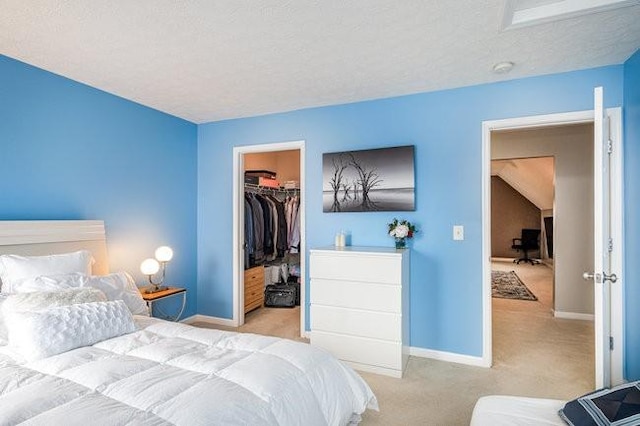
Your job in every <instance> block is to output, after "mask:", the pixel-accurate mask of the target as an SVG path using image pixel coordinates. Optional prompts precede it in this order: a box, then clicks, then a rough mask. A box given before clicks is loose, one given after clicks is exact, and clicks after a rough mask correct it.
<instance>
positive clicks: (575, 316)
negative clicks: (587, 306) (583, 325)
mask: <svg viewBox="0 0 640 426" xmlns="http://www.w3.org/2000/svg"><path fill="white" fill-rule="evenodd" d="M553 316H554V317H556V318H563V319H576V320H583V321H593V319H594V316H593V314H581V313H578V312H562V311H553Z"/></svg>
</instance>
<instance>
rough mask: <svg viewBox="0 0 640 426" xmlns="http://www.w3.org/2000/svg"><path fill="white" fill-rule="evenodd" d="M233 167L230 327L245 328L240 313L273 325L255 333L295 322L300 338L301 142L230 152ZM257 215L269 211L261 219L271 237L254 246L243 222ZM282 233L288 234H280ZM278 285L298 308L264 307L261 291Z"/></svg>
mask: <svg viewBox="0 0 640 426" xmlns="http://www.w3.org/2000/svg"><path fill="white" fill-rule="evenodd" d="M233 164H234V174H233V177H234V181H233V227H234V229H233V236H234V240H233V301H234V304H233V323H234V325H235V326H236V327H239V326H241V325H244V324H245V320H246V318H245V314H246V315H247V316H248V317H250V318H252V320H251V321H254V319H255V321H271V322H274V324H258V328H257V330H263V329H264V330H268V329H269V328H270V327H271V328H273V327H287V326H288V325H290V324H283V322H285V321H289V322H290V321H294V322H297V324H296V323H294V324H293V327H295V328H296V329H297V328H299V330H300V332H299V335H300V336H304V335H305V323H306V306H305V300H306V295H305V278H304V277H305V271H306V267H305V266H306V265H305V255H304V253H305V204H304V201H305V200H304V195H303V194H304V190H303V189H304V141H293V142H280V143H271V144H262V145H251V146H242V147H235V148H234V150H233ZM254 210H255V211H254ZM260 210H263V211H264V210H268V211H269V212H271V215H270V216H269V217H270V218H269V217H266V220H267V221H268V222H269V223H271V224H272V225H273V226H272V227H271V234H270V235H271V236H270V237H266V238H264V239H262V241H261V244H260V245H259V246H256V239H255V238H252V237H251V236H250V235H249V234H248V232H252V233H253V236H254V237H255V235H256V234H255V232H256V229H255V228H253V226H254V224H253V223H251V222H253V221H251V220H250V221H249V223H247V222H245V218H247V215H252V217H253V218H254V219H255V218H256V216H255V214H254V213H257V212H258V211H260ZM292 212H293V213H292ZM258 217H259V218H262V217H263V216H262V215H259V216H258ZM261 225H262V226H264V223H261ZM247 226H250V227H249V228H247ZM284 228H286V230H287V232H283V231H284ZM245 229H246V230H247V232H245ZM250 229H253V231H250ZM263 232H264V230H263V231H260V232H259V235H264V234H263ZM265 240H266V241H265ZM256 249H257V250H256ZM278 283H279V284H287V285H288V286H290V287H288V288H291V289H295V291H296V292H297V295H298V297H297V299H298V300H299V306H295V307H293V308H267V307H265V306H264V298H263V297H262V296H263V295H264V290H265V288H266V286H267V285H271V284H278ZM245 293H246V294H245ZM292 313H293V314H296V315H293V314H292ZM297 313H299V315H298V314H297ZM293 327H292V328H293ZM265 334H269V333H268V332H266V333H265Z"/></svg>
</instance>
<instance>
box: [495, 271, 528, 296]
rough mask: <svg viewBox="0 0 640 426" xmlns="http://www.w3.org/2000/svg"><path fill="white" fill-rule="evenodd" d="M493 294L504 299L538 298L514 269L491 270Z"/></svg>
mask: <svg viewBox="0 0 640 426" xmlns="http://www.w3.org/2000/svg"><path fill="white" fill-rule="evenodd" d="M491 295H492V296H493V297H500V298H502V299H520V300H538V298H537V297H536V296H534V294H533V293H531V290H529V289H528V288H527V286H526V285H524V283H523V282H522V281H521V280H520V278H519V277H518V276H517V275H516V273H515V272H514V271H509V272H506V271H491Z"/></svg>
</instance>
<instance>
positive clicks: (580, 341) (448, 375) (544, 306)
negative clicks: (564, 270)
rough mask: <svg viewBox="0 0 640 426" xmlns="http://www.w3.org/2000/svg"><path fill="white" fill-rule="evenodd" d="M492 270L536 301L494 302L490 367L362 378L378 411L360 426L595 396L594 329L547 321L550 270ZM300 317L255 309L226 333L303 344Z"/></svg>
mask: <svg viewBox="0 0 640 426" xmlns="http://www.w3.org/2000/svg"><path fill="white" fill-rule="evenodd" d="M492 268H493V269H496V270H505V271H510V270H515V271H516V273H517V274H518V276H519V277H520V279H521V280H522V281H523V282H524V283H525V284H526V285H527V287H529V289H530V290H531V291H532V292H533V293H534V294H535V295H536V296H537V297H538V301H520V300H509V299H497V298H494V299H493V363H494V365H493V367H492V368H480V367H471V366H467V365H462V364H454V363H448V362H442V361H435V360H432V359H426V358H417V357H411V358H410V359H409V364H408V366H407V371H406V372H405V375H404V377H403V378H402V379H394V378H391V377H386V376H381V375H377V374H372V373H364V372H361V373H360V374H361V375H362V377H364V379H365V380H366V381H367V383H369V385H370V386H371V388H372V389H373V391H374V393H375V394H376V396H377V398H378V401H379V404H380V412H374V411H370V410H369V411H367V412H366V413H365V414H364V416H363V422H362V424H363V425H438V426H439V425H443V426H448V425H468V424H469V421H470V419H471V412H472V410H473V405H474V404H475V402H476V400H477V399H478V398H479V397H481V396H483V395H491V394H509V395H521V396H532V397H545V398H558V399H569V398H573V397H575V396H578V395H581V394H583V393H586V392H588V391H589V390H592V389H593V386H594V379H593V366H594V353H593V324H592V323H591V322H589V321H578V320H565V319H555V318H553V317H552V315H551V306H552V297H553V288H552V270H551V269H550V268H549V267H547V266H544V265H536V266H531V265H524V264H521V265H515V264H513V263H511V262H510V261H508V262H499V261H496V262H494V263H493V265H492ZM299 315H300V313H299V308H295V309H270V308H260V309H258V310H256V311H254V312H251V313H249V314H248V315H247V317H246V324H245V325H244V326H242V327H240V328H239V329H232V330H237V331H240V332H249V333H258V334H266V335H272V336H279V337H286V338H294V339H296V340H301V341H306V340H305V339H302V338H300V337H299V336H300V328H299ZM194 325H196V326H201V327H213V326H212V325H210V324H207V323H194ZM215 327H216V328H222V329H229V328H225V327H218V326H215Z"/></svg>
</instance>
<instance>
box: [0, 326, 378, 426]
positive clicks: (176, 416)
mask: <svg viewBox="0 0 640 426" xmlns="http://www.w3.org/2000/svg"><path fill="white" fill-rule="evenodd" d="M135 320H136V324H137V326H138V329H139V330H138V331H136V332H134V333H131V334H127V335H124V336H120V337H116V338H112V339H109V340H105V341H102V342H100V343H97V344H95V345H93V346H87V347H82V348H79V349H75V350H71V351H69V352H64V353H62V354H59V355H54V356H51V357H49V358H45V359H41V360H38V361H34V362H30V363H27V362H25V360H24V359H21V358H20V356H18V355H17V354H15V353H13V352H12V351H11V350H10V349H9V347H6V346H4V347H0V424H1V425H14V424H24V425H65V426H71V425H89V424H90V425H110V426H113V425H172V424H173V425H189V426H192V425H305V426H311V425H343V424H348V423H349V422H357V421H359V418H360V416H359V414H361V413H362V412H364V410H365V409H366V408H367V407H369V408H374V409H377V402H376V400H375V397H374V396H373V394H372V392H371V390H370V389H369V387H368V386H367V384H366V383H365V382H364V381H363V380H362V379H361V378H360V377H359V376H358V375H357V374H356V373H355V372H353V370H351V369H350V368H349V367H346V366H344V365H343V364H341V363H340V362H338V361H337V360H336V359H334V358H333V357H332V356H330V355H328V354H327V353H325V352H323V351H321V350H319V349H316V348H314V347H312V346H310V345H307V344H304V343H298V342H293V341H289V340H283V339H278V338H273V337H266V336H259V335H252V334H240V333H231V332H223V331H218V330H211V329H200V328H195V327H191V326H188V325H185V324H176V323H169V322H166V321H161V320H157V319H153V318H147V317H137V316H136V317H135Z"/></svg>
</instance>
